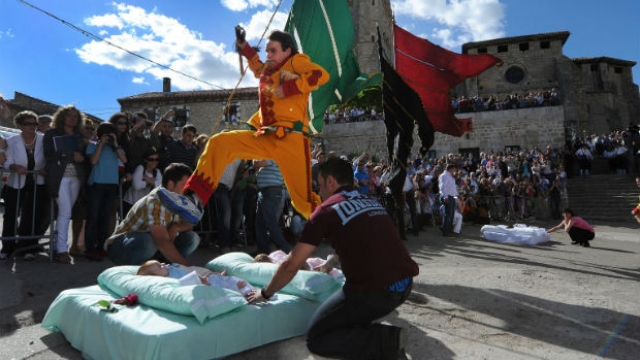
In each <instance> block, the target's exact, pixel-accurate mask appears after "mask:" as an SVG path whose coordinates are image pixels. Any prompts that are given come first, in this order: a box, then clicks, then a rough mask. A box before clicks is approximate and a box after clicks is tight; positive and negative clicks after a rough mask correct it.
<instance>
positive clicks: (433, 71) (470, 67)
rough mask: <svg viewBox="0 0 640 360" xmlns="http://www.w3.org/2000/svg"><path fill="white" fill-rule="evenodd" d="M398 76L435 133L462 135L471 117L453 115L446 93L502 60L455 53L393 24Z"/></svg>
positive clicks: (482, 55) (490, 56)
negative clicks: (413, 94) (414, 95)
mask: <svg viewBox="0 0 640 360" xmlns="http://www.w3.org/2000/svg"><path fill="white" fill-rule="evenodd" d="M393 34H394V43H395V60H396V61H395V65H396V70H397V72H398V74H400V76H401V77H402V78H403V79H404V81H405V82H406V83H407V84H408V85H409V86H410V87H411V88H412V89H414V90H415V91H416V92H417V93H418V94H419V95H420V98H421V99H422V102H423V104H424V109H425V111H426V112H427V115H428V116H429V120H430V121H431V124H432V125H433V129H434V130H435V131H438V132H441V133H444V134H448V135H452V136H458V137H459V136H462V135H463V134H464V133H465V132H467V131H470V130H471V129H472V124H471V118H465V119H459V118H457V117H456V116H455V115H454V113H453V107H452V106H451V98H450V97H449V91H450V90H451V89H452V88H453V87H455V86H456V85H458V84H460V83H461V82H463V81H464V80H465V79H467V78H469V77H473V76H476V75H478V74H480V73H482V72H483V71H485V70H486V69H488V68H489V67H491V66H493V65H496V64H498V66H500V65H502V60H500V59H499V58H497V57H495V56H493V55H490V54H472V55H468V54H457V53H454V52H452V51H449V50H446V49H443V48H441V47H440V46H438V45H435V44H433V43H431V42H430V41H429V40H426V39H423V38H420V37H418V36H415V35H413V34H412V33H410V32H408V31H406V30H404V29H402V28H400V27H398V26H396V25H395V24H394V25H393Z"/></svg>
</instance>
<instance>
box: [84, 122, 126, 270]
mask: <svg viewBox="0 0 640 360" xmlns="http://www.w3.org/2000/svg"><path fill="white" fill-rule="evenodd" d="M96 133H97V135H98V139H97V140H96V141H95V142H94V141H92V142H89V144H88V145H87V150H86V154H87V155H88V156H89V157H90V159H91V175H90V176H89V179H88V181H87V183H88V185H89V187H88V191H87V197H88V201H89V214H88V217H87V225H86V230H85V231H86V235H85V247H86V253H85V257H86V258H87V259H89V260H101V259H102V258H103V257H105V256H106V253H105V252H104V250H103V245H104V241H105V240H106V238H107V237H108V236H109V234H110V233H111V229H109V216H104V211H105V209H111V208H112V207H113V199H115V198H116V196H117V194H118V183H119V181H120V173H119V169H118V166H119V165H118V162H121V163H123V164H126V163H127V156H126V155H125V152H124V150H123V149H122V147H121V146H120V143H119V142H118V137H117V136H116V128H115V126H113V124H112V123H110V122H104V123H102V124H100V125H99V126H98V129H97V131H96ZM101 214H103V215H101Z"/></svg>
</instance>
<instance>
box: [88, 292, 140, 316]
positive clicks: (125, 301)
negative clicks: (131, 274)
mask: <svg viewBox="0 0 640 360" xmlns="http://www.w3.org/2000/svg"><path fill="white" fill-rule="evenodd" d="M112 304H118V305H126V306H135V305H138V295H136V294H129V295H127V296H125V297H123V298H120V299H116V300H111V301H107V300H100V301H98V305H100V306H101V307H102V309H100V310H102V311H106V312H117V311H118V309H116V307H115V306H113V305H112Z"/></svg>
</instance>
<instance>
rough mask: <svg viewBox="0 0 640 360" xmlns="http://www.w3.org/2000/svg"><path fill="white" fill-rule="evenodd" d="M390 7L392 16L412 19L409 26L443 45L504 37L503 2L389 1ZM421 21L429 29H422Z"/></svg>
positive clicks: (479, 0)
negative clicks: (392, 12)
mask: <svg viewBox="0 0 640 360" xmlns="http://www.w3.org/2000/svg"><path fill="white" fill-rule="evenodd" d="M392 8H393V11H394V13H395V15H396V17H405V18H409V19H411V20H412V21H415V22H416V23H414V24H412V26H411V27H416V28H419V29H420V31H422V32H426V33H427V34H428V35H427V36H425V37H426V38H428V39H432V40H433V39H436V42H439V43H441V44H442V45H443V46H444V47H447V48H454V47H459V46H460V45H462V44H464V43H466V42H470V41H480V40H488V39H495V38H500V37H504V36H505V32H504V17H505V11H504V4H501V3H500V1H499V0H392ZM421 22H422V23H421ZM432 22H435V23H436V25H433V24H431V23H432ZM425 24H431V25H426V26H430V28H427V29H424V26H425Z"/></svg>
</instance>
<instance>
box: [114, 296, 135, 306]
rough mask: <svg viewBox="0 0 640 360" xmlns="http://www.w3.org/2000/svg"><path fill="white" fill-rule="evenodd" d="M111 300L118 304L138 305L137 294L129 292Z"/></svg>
mask: <svg viewBox="0 0 640 360" xmlns="http://www.w3.org/2000/svg"><path fill="white" fill-rule="evenodd" d="M111 302H112V303H114V304H118V305H127V306H135V305H138V295H136V294H129V295H127V296H125V297H123V298H120V299H117V300H113V301H111Z"/></svg>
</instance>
